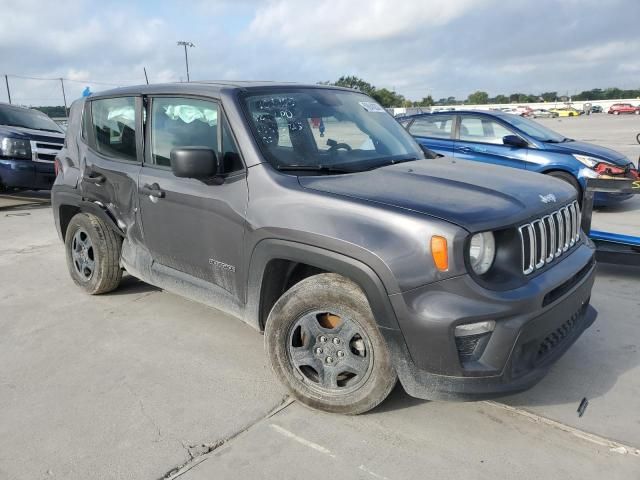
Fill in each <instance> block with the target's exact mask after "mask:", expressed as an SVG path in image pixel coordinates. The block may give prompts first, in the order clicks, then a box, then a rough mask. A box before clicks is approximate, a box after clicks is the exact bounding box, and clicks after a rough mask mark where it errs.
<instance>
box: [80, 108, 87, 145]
mask: <svg viewBox="0 0 640 480" xmlns="http://www.w3.org/2000/svg"><path fill="white" fill-rule="evenodd" d="M88 118H89V102H84V108H83V109H82V115H81V118H80V122H81V125H80V131H81V136H82V140H84V141H85V143H86V142H87V139H88V138H89V136H88V135H87V123H88V121H87V120H88Z"/></svg>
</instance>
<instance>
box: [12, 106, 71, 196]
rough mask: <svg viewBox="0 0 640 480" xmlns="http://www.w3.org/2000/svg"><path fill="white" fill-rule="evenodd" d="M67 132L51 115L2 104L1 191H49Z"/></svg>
mask: <svg viewBox="0 0 640 480" xmlns="http://www.w3.org/2000/svg"><path fill="white" fill-rule="evenodd" d="M63 141H64V131H63V130H62V129H61V128H60V127H59V126H58V125H57V124H56V123H55V122H54V121H53V120H51V119H50V118H49V117H48V116H47V115H45V114H44V113H42V112H40V111H38V110H33V109H30V108H23V107H17V106H15V105H9V104H6V103H0V191H2V190H7V189H30V190H48V189H49V188H51V185H53V181H54V180H55V172H54V158H55V155H56V154H57V153H58V152H59V151H60V149H61V148H62V142H63Z"/></svg>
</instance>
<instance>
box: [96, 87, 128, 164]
mask: <svg viewBox="0 0 640 480" xmlns="http://www.w3.org/2000/svg"><path fill="white" fill-rule="evenodd" d="M91 125H92V128H93V131H94V134H95V140H96V149H97V150H98V152H100V153H102V154H104V155H107V156H109V157H114V158H117V159H118V160H128V161H132V162H135V161H136V160H137V157H136V107H135V98H134V97H123V98H106V99H104V100H93V101H92V102H91Z"/></svg>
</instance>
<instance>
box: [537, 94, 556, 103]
mask: <svg viewBox="0 0 640 480" xmlns="http://www.w3.org/2000/svg"><path fill="white" fill-rule="evenodd" d="M540 96H541V97H542V100H544V101H545V102H555V101H556V98H558V92H544V93H542V94H540Z"/></svg>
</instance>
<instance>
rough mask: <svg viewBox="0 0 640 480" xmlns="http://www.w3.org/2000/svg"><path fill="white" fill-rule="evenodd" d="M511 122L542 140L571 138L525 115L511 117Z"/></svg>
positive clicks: (557, 141) (555, 140)
mask: <svg viewBox="0 0 640 480" xmlns="http://www.w3.org/2000/svg"><path fill="white" fill-rule="evenodd" d="M509 123H511V124H512V125H513V126H514V127H516V128H519V129H520V130H522V131H523V132H524V133H525V134H527V135H529V136H530V137H532V138H534V139H535V140H538V141H540V142H545V143H562V142H566V141H569V140H570V139H568V138H567V137H564V136H563V135H560V134H559V133H557V132H554V131H553V130H550V129H548V128H547V127H543V126H542V125H540V124H539V123H538V122H534V121H533V120H529V119H528V118H523V117H514V118H510V119H509Z"/></svg>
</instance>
